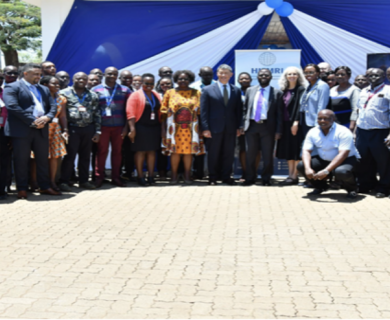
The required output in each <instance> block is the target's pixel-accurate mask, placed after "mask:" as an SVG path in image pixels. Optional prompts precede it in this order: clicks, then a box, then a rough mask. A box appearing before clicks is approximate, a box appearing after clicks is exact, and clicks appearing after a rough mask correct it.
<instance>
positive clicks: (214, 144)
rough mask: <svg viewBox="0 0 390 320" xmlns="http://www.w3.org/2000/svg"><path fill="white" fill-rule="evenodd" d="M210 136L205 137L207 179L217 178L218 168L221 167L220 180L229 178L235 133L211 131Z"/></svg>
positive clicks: (232, 160)
mask: <svg viewBox="0 0 390 320" xmlns="http://www.w3.org/2000/svg"><path fill="white" fill-rule="evenodd" d="M211 136H212V138H205V140H206V141H205V143H206V148H207V164H208V167H209V180H216V179H217V175H218V172H219V171H220V168H222V177H221V178H222V180H225V179H229V178H230V176H231V174H232V171H233V162H234V149H235V147H236V133H235V132H233V133H230V132H221V133H212V134H211ZM221 157H222V158H221Z"/></svg>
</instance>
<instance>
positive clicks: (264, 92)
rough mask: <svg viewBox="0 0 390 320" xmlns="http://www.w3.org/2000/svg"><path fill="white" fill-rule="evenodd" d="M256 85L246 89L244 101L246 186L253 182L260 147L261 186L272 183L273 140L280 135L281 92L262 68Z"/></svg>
mask: <svg viewBox="0 0 390 320" xmlns="http://www.w3.org/2000/svg"><path fill="white" fill-rule="evenodd" d="M257 79H258V80H259V84H260V85H258V86H254V87H251V88H248V90H247V91H246V94H245V103H244V120H243V121H244V131H245V145H246V177H245V182H244V185H245V186H250V185H253V184H255V181H256V177H257V168H256V156H257V153H258V150H259V145H260V147H261V152H262V157H263V162H264V167H263V172H262V174H261V177H262V180H263V185H264V186H270V185H271V176H272V174H273V171H274V161H273V160H274V159H273V154H274V152H273V151H274V146H275V140H277V139H280V137H281V136H282V124H283V100H282V96H283V92H282V91H280V90H277V89H275V88H274V87H271V86H270V82H271V79H272V73H271V71H269V70H268V69H261V70H260V71H259V73H258V75H257Z"/></svg>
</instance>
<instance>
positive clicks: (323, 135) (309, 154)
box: [298, 110, 360, 199]
mask: <svg viewBox="0 0 390 320" xmlns="http://www.w3.org/2000/svg"><path fill="white" fill-rule="evenodd" d="M335 119H336V117H335V114H334V112H333V111H331V110H321V111H320V112H318V117H317V123H318V126H317V127H314V128H312V129H310V131H309V132H308V134H307V135H306V138H305V141H304V143H303V147H302V161H301V162H300V163H299V164H298V171H299V172H300V173H301V174H302V175H303V176H304V177H305V178H306V179H307V180H309V181H310V182H311V184H312V185H313V187H314V188H315V189H314V191H312V192H310V193H308V196H318V195H320V194H321V193H322V192H324V191H326V190H328V189H329V186H328V184H327V182H326V180H327V178H328V177H329V175H330V174H331V173H332V174H333V175H334V176H335V178H336V180H337V181H338V182H339V183H340V184H341V186H342V188H344V189H346V190H347V192H348V195H347V198H350V199H354V198H356V197H357V184H356V178H355V167H356V165H357V163H358V159H360V155H359V153H358V151H357V149H356V147H355V144H354V141H353V135H352V133H351V131H350V130H349V129H348V128H347V127H344V126H342V125H339V124H337V123H336V122H335Z"/></svg>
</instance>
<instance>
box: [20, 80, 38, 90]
mask: <svg viewBox="0 0 390 320" xmlns="http://www.w3.org/2000/svg"><path fill="white" fill-rule="evenodd" d="M22 81H23V82H24V84H25V85H26V86H27V87H29V88H30V87H33V86H34V87H38V86H37V85H33V84H31V83H30V82H27V81H26V80H25V79H24V78H22Z"/></svg>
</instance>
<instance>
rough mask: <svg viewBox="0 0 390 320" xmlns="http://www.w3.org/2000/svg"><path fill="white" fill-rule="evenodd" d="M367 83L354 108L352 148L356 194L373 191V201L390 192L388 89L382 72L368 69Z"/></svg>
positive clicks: (389, 88)
mask: <svg viewBox="0 0 390 320" xmlns="http://www.w3.org/2000/svg"><path fill="white" fill-rule="evenodd" d="M367 79H368V82H369V83H370V86H369V87H367V88H364V89H362V91H361V92H360V98H359V101H358V105H357V108H358V119H357V122H356V126H357V130H356V147H357V148H358V150H359V153H360V155H361V156H362V160H361V162H360V165H359V170H358V182H359V192H364V193H370V192H371V191H373V190H375V192H376V197H377V198H384V197H386V196H388V194H389V189H390V151H389V147H390V87H389V86H386V85H385V83H384V82H385V72H384V71H383V70H382V69H377V68H371V69H369V70H368V71H367ZM377 173H378V174H379V181H378V180H377Z"/></svg>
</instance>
